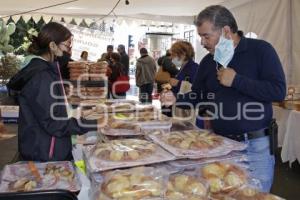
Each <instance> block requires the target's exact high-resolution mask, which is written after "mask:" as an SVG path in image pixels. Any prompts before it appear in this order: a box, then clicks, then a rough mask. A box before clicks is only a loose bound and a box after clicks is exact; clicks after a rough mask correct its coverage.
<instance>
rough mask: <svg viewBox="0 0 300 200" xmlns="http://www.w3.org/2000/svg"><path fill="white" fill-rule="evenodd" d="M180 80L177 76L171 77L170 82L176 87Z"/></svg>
mask: <svg viewBox="0 0 300 200" xmlns="http://www.w3.org/2000/svg"><path fill="white" fill-rule="evenodd" d="M178 82H179V80H177V79H176V78H171V79H170V81H169V83H170V84H171V85H172V86H173V87H176V86H177V85H178Z"/></svg>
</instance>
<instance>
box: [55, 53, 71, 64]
mask: <svg viewBox="0 0 300 200" xmlns="http://www.w3.org/2000/svg"><path fill="white" fill-rule="evenodd" d="M70 60H71V54H69V53H68V52H66V51H64V52H63V55H62V56H58V57H57V61H58V63H59V65H60V66H66V65H68V63H69V61H70Z"/></svg>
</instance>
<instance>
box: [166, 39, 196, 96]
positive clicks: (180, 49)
mask: <svg viewBox="0 0 300 200" xmlns="http://www.w3.org/2000/svg"><path fill="white" fill-rule="evenodd" d="M170 51H171V55H172V62H173V63H174V65H175V66H176V67H177V68H179V70H180V71H179V73H178V74H177V75H176V77H175V78H171V80H170V84H171V85H172V91H173V93H174V95H175V96H176V95H177V94H185V93H187V92H190V90H191V85H192V83H193V80H194V76H195V73H196V72H197V69H198V64H197V63H195V62H194V56H195V52H194V48H193V46H192V45H191V43H189V42H187V41H178V42H175V43H174V44H173V45H172V47H171V49H170Z"/></svg>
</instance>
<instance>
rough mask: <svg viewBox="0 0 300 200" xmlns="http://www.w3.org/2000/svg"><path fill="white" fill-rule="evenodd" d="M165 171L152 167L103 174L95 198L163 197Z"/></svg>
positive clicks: (134, 198) (102, 199) (131, 199)
mask: <svg viewBox="0 0 300 200" xmlns="http://www.w3.org/2000/svg"><path fill="white" fill-rule="evenodd" d="M164 174H166V173H165V172H163V171H162V170H160V169H155V168H152V167H139V168H131V169H128V170H116V171H111V172H107V173H105V174H104V175H103V179H104V180H103V182H102V184H101V186H100V188H99V191H98V192H96V194H95V197H96V198H95V200H142V199H149V200H150V199H162V198H163V195H164V192H165V191H164V190H165V187H164V185H165V184H164V183H165V180H166V178H165V175H164Z"/></svg>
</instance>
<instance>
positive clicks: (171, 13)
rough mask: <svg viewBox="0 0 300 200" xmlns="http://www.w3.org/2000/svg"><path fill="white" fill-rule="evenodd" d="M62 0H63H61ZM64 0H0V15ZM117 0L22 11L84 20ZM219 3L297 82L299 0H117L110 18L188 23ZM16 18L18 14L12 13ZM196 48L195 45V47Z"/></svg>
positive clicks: (90, 0) (291, 80)
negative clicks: (269, 46) (269, 49)
mask: <svg viewBox="0 0 300 200" xmlns="http://www.w3.org/2000/svg"><path fill="white" fill-rule="evenodd" d="M65 1H66V0H65ZM62 2H64V0H51V1H38V0H26V1H19V0H10V1H4V0H2V1H1V7H0V15H1V16H2V17H4V16H9V15H13V14H15V13H19V12H25V11H28V10H31V9H36V8H40V7H45V6H49V5H53V4H56V3H62ZM117 2H118V0H110V1H105V0H79V1H76V2H73V3H69V4H65V5H61V6H58V7H53V8H48V9H44V10H40V11H37V12H34V13H30V14H26V15H23V17H24V18H25V19H26V18H27V19H28V18H29V17H31V16H33V17H37V16H39V17H40V16H41V15H42V16H44V17H45V19H47V16H48V19H50V17H49V16H56V17H62V16H64V17H66V18H68V17H69V18H73V17H74V18H77V19H82V18H85V19H86V20H87V22H88V23H90V22H92V21H97V20H100V19H102V18H103V16H105V15H106V14H107V13H109V12H110V11H111V9H112V8H113V7H114V5H115V4H116V3H117ZM213 4H222V5H224V6H226V7H227V8H229V9H230V10H231V11H232V12H233V13H234V15H235V18H236V19H237V21H238V25H239V28H240V29H241V30H243V31H244V32H245V33H248V32H254V33H256V34H257V36H258V38H260V39H264V40H266V41H268V42H270V43H271V44H272V45H273V46H274V47H275V48H276V50H277V52H278V54H279V56H280V59H281V61H282V64H283V67H284V70H285V72H286V77H287V80H288V83H289V84H293V85H300V57H299V55H300V40H299V39H298V38H297V36H296V32H297V31H298V30H300V14H299V13H298V12H297V10H299V9H300V1H299V0H185V1H183V0H151V1H149V0H129V5H125V0H121V2H120V3H119V5H118V6H117V7H116V9H115V10H114V13H113V14H112V15H111V16H110V18H116V17H117V19H118V18H122V17H123V18H124V17H126V19H127V20H151V21H158V22H172V23H186V24H192V23H193V19H194V17H195V16H196V15H197V14H198V13H199V12H200V11H201V10H202V9H203V8H205V7H206V6H209V5H213ZM15 18H19V16H15ZM46 21H47V20H46ZM196 49H197V50H198V49H199V48H196Z"/></svg>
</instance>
